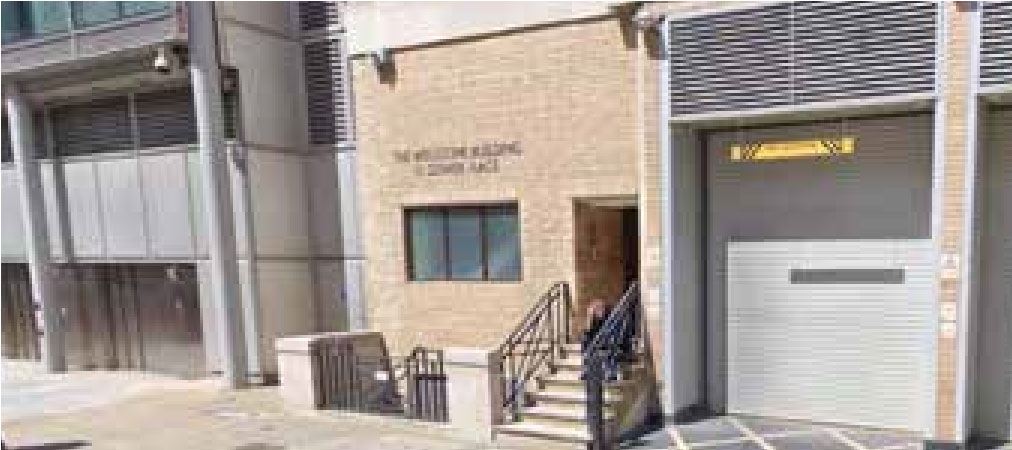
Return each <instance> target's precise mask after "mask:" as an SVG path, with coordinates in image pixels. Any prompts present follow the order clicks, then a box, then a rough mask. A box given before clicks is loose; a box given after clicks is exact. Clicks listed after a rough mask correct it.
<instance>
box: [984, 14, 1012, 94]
mask: <svg viewBox="0 0 1012 450" xmlns="http://www.w3.org/2000/svg"><path fill="white" fill-rule="evenodd" d="M983 5H984V9H983V18H982V20H983V23H982V24H981V33H980V34H981V50H980V84H981V85H983V86H994V85H999V84H1012V2H984V3H983Z"/></svg>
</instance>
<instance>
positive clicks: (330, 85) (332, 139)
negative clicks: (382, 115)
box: [304, 39, 348, 144]
mask: <svg viewBox="0 0 1012 450" xmlns="http://www.w3.org/2000/svg"><path fill="white" fill-rule="evenodd" d="M304 51H305V70H306V94H307V106H308V108H309V140H310V142H311V143H312V144H334V143H337V142H341V141H343V140H345V139H346V138H347V134H348V133H347V132H348V120H347V117H345V111H346V107H347V103H346V102H347V101H348V99H347V95H346V93H345V92H344V82H343V77H344V75H345V74H344V61H343V56H342V53H341V42H340V40H338V39H328V40H323V41H317V42H311V43H308V44H306V45H305V48H304Z"/></svg>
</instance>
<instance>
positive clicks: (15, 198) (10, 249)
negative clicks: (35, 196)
mask: <svg viewBox="0 0 1012 450" xmlns="http://www.w3.org/2000/svg"><path fill="white" fill-rule="evenodd" d="M0 198H2V200H0V227H2V230H0V232H2V239H0V244H2V247H0V249H2V251H0V254H2V255H3V257H4V258H24V257H25V225H24V219H23V216H22V215H21V192H20V191H19V189H18V174H17V172H15V171H14V169H13V168H6V167H5V168H4V169H3V171H2V172H0Z"/></svg>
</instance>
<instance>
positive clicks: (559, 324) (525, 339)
mask: <svg viewBox="0 0 1012 450" xmlns="http://www.w3.org/2000/svg"><path fill="white" fill-rule="evenodd" d="M571 313H572V304H571V300H570V297H569V285H568V284H567V283H565V282H558V283H555V284H553V285H552V287H551V288H549V289H548V291H546V292H545V294H543V295H542V296H541V298H540V299H539V300H538V302H537V303H535V304H534V306H533V307H531V309H530V310H529V311H528V312H527V313H526V314H525V315H524V317H523V318H522V319H521V320H520V323H519V324H518V325H517V327H516V328H515V329H514V330H513V332H511V333H510V334H509V336H507V337H506V339H505V340H504V341H503V343H502V344H501V345H500V346H499V349H498V352H497V354H498V356H499V361H500V373H501V374H502V377H503V385H504V386H503V387H504V390H503V403H502V406H503V408H506V409H508V410H509V411H510V413H511V416H512V418H513V420H514V421H516V420H519V418H520V410H521V408H522V407H523V401H524V393H525V392H526V387H527V383H528V382H529V381H530V380H531V379H532V378H533V377H534V375H535V374H536V373H538V371H539V370H542V369H545V368H547V367H551V365H552V364H553V363H554V362H555V359H556V358H557V357H560V356H561V355H562V352H563V351H564V350H563V346H564V345H565V344H568V343H570V341H571V339H572V336H571V333H570V319H571Z"/></svg>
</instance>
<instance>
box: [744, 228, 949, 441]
mask: <svg viewBox="0 0 1012 450" xmlns="http://www.w3.org/2000/svg"><path fill="white" fill-rule="evenodd" d="M727 255H728V258H727V271H728V272H727V274H728V276H727V289H728V296H727V299H728V303H727V308H728V309H727V311H728V312H727V333H728V339H727V346H728V362H727V364H728V385H727V391H728V410H729V412H732V413H744V414H754V415H761V416H773V417H785V418H792V419H803V420H811V421H818V422H835V423H847V424H861V425H869V426H876V427H882V428H897V429H906V430H911V431H918V432H927V431H928V430H929V429H930V423H931V421H932V419H933V417H934V414H933V410H934V395H933V394H932V393H933V391H934V376H935V370H934V367H935V361H934V355H935V327H936V323H937V316H936V302H935V296H934V295H933V293H934V274H935V267H934V263H933V261H934V258H933V255H934V248H933V246H932V243H931V241H930V240H927V239H918V240H871V241H867V240H837V241H765V242H730V243H728V246H727ZM798 269H802V270H804V269H807V270H811V269H825V270H833V271H840V270H844V269H871V270H879V269H899V270H902V274H903V276H902V279H900V280H899V281H898V282H892V283H876V282H870V281H867V280H865V281H861V282H845V281H840V280H836V281H831V282H828V283H826V282H823V283H800V282H797V280H793V281H792V279H791V272H792V270H798ZM850 273H853V272H850Z"/></svg>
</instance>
